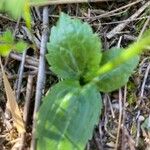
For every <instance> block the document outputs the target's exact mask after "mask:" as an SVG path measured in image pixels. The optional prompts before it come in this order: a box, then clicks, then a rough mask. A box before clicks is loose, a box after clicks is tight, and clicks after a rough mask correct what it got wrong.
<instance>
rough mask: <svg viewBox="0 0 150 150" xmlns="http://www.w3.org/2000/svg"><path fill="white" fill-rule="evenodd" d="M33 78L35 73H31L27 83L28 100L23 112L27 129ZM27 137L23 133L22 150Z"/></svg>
mask: <svg viewBox="0 0 150 150" xmlns="http://www.w3.org/2000/svg"><path fill="white" fill-rule="evenodd" d="M33 79H34V75H29V76H28V83H27V88H26V100H25V105H24V112H23V120H24V122H25V128H26V129H27V125H28V119H29V118H28V117H29V116H28V114H29V108H30V104H31V95H32V87H33ZM25 137H26V135H25V134H23V135H22V137H21V146H20V150H23V149H24V143H25Z"/></svg>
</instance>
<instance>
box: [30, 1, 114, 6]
mask: <svg viewBox="0 0 150 150" xmlns="http://www.w3.org/2000/svg"><path fill="white" fill-rule="evenodd" d="M108 1H115V0H50V1H44V2H31V3H30V6H47V5H56V4H71V3H89V2H108Z"/></svg>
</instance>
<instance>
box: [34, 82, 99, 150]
mask: <svg viewBox="0 0 150 150" xmlns="http://www.w3.org/2000/svg"><path fill="white" fill-rule="evenodd" d="M101 108H102V101H101V97H100V94H99V92H98V91H97V89H96V87H95V86H92V85H90V84H87V85H85V86H83V87H81V86H80V85H79V83H78V81H69V80H66V81H62V82H60V83H58V84H56V85H55V86H54V87H53V88H52V89H51V90H50V91H49V92H48V94H47V96H46V97H45V98H44V99H43V104H42V106H41V107H40V110H39V112H38V117H37V129H36V132H37V134H36V135H37V149H38V150H42V149H44V150H49V149H51V150H84V148H85V145H86V143H87V141H88V140H89V139H91V137H92V131H93V129H94V125H95V124H96V123H97V122H98V120H99V115H100V113H101Z"/></svg>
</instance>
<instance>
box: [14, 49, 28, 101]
mask: <svg viewBox="0 0 150 150" xmlns="http://www.w3.org/2000/svg"><path fill="white" fill-rule="evenodd" d="M26 52H27V51H26V50H25V51H24V52H23V55H22V61H21V64H20V68H19V73H18V74H19V78H18V82H17V91H16V99H17V101H19V97H20V89H21V83H22V79H23V71H24V64H25V59H26Z"/></svg>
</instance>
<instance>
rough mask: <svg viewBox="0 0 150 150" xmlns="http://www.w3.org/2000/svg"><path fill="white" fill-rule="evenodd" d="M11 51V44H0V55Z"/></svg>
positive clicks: (5, 54)
mask: <svg viewBox="0 0 150 150" xmlns="http://www.w3.org/2000/svg"><path fill="white" fill-rule="evenodd" d="M10 51H11V46H10V45H8V44H0V56H7V55H8V54H9V53H10Z"/></svg>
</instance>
